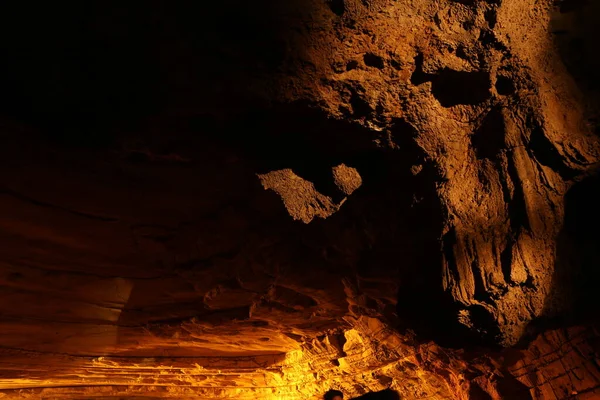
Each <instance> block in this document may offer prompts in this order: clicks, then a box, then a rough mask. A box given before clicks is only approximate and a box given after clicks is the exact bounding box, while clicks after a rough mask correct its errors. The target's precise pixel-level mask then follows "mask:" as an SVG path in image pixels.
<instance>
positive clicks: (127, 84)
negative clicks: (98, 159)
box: [0, 0, 295, 146]
mask: <svg viewBox="0 0 600 400" xmlns="http://www.w3.org/2000/svg"><path fill="white" fill-rule="evenodd" d="M294 4H295V3H294V2H285V3H282V2H277V1H274V0H260V1H259V2H252V3H249V2H245V1H241V0H233V1H230V2H208V3H207V2H193V1H188V0H184V1H178V2H176V3H166V2H162V1H157V0H150V1H148V2H146V3H144V6H143V7H140V6H139V5H137V4H133V3H132V4H128V3H122V2H121V3H119V2H100V1H89V2H83V3H78V4H76V5H66V4H58V3H52V4H51V3H40V4H35V6H33V5H31V4H29V3H28V2H18V3H15V2H12V3H7V2H4V3H3V4H2V6H0V49H1V50H2V54H3V62H2V64H1V65H0V108H1V110H2V112H3V113H4V114H5V115H7V116H9V117H13V118H17V119H18V120H20V121H22V122H25V123H28V124H32V125H35V126H36V127H37V128H39V129H41V130H43V131H44V132H46V134H47V135H48V136H50V137H52V138H53V139H54V140H61V141H63V142H65V143H75V144H78V145H88V146H98V145H105V144H109V143H111V141H112V140H114V139H115V136H118V135H119V132H118V131H123V130H127V129H128V128H130V127H132V126H134V125H135V124H136V122H137V121H139V120H140V118H145V117H148V116H151V115H155V114H156V113H158V112H160V111H163V110H178V112H183V113H186V112H192V113H198V112H199V110H205V111H206V110H209V111H210V112H215V111H218V112H220V110H228V111H229V112H230V111H233V110H235V109H239V108H241V107H244V106H245V105H246V104H248V103H249V102H254V103H256V102H260V101H262V100H261V99H260V98H258V97H259V96H257V94H256V93H252V90H251V89H250V88H251V87H253V86H255V85H256V82H258V81H262V80H263V79H265V77H267V76H269V75H270V74H271V75H272V74H273V73H275V72H276V71H277V70H278V68H280V67H281V66H282V64H283V63H284V59H285V57H286V56H287V55H289V52H288V49H289V47H288V44H287V40H288V36H289V35H288V32H289V26H290V24H289V21H287V19H286V18H288V14H289V9H290V8H293V7H294Z"/></svg>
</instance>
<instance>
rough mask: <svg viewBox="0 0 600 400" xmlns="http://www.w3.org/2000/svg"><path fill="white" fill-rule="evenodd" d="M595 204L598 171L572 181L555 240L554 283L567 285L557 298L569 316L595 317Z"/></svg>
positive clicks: (598, 252) (598, 216)
mask: <svg viewBox="0 0 600 400" xmlns="http://www.w3.org/2000/svg"><path fill="white" fill-rule="evenodd" d="M599 204H600V176H599V175H595V176H592V177H589V178H587V179H585V180H583V181H582V182H580V183H578V184H576V185H575V186H574V187H573V188H572V189H571V190H570V191H569V192H568V193H567V195H566V197H565V220H564V221H565V222H564V228H563V231H562V232H561V234H560V236H559V241H558V249H557V268H556V272H555V274H556V278H555V286H560V287H563V288H569V291H568V292H566V293H565V294H564V296H565V298H564V299H561V301H562V302H564V303H567V304H569V305H570V308H572V309H571V310H570V312H569V314H570V318H574V319H577V320H579V319H587V318H591V319H595V318H598V309H599V308H598V307H600V297H598V295H597V288H598V287H600V268H599V267H598V266H599V265H600V229H599V227H600V207H599V206H598V205H599ZM559 293H560V292H559Z"/></svg>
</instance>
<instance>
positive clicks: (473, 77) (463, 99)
mask: <svg viewBox="0 0 600 400" xmlns="http://www.w3.org/2000/svg"><path fill="white" fill-rule="evenodd" d="M489 89H490V79H489V76H488V74H487V72H485V71H479V72H464V71H454V70H451V69H447V68H445V69H443V70H441V71H440V72H439V73H438V74H437V75H435V76H434V77H433V79H432V93H433V95H434V96H435V98H436V99H437V100H438V101H439V102H440V104H441V105H442V106H444V107H453V106H456V105H459V104H462V105H477V104H479V103H482V102H484V101H485V100H487V98H488V97H489Z"/></svg>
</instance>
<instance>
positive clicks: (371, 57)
mask: <svg viewBox="0 0 600 400" xmlns="http://www.w3.org/2000/svg"><path fill="white" fill-rule="evenodd" d="M363 60H364V62H365V65H366V66H367V67H374V68H377V69H383V67H384V66H385V64H384V61H383V58H382V57H380V56H378V55H377V54H373V53H367V54H365V55H364V57H363Z"/></svg>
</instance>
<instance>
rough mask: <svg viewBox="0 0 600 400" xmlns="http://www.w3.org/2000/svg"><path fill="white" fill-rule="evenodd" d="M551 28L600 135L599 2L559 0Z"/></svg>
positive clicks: (591, 123)
mask: <svg viewBox="0 0 600 400" xmlns="http://www.w3.org/2000/svg"><path fill="white" fill-rule="evenodd" d="M556 4H557V8H556V9H555V10H554V11H553V12H552V14H551V20H550V23H551V25H550V29H551V32H552V34H553V37H554V42H555V43H556V46H557V48H558V50H559V53H560V55H561V58H562V61H563V63H564V64H565V66H566V67H567V70H568V71H569V73H570V74H571V75H572V76H573V78H574V79H575V82H576V83H577V85H578V86H579V89H580V90H581V91H582V92H583V94H584V95H585V96H586V100H587V103H588V104H587V115H586V117H587V119H588V122H589V124H590V125H591V126H592V127H593V128H594V129H595V130H596V133H599V134H600V111H599V110H600V52H599V51H598V41H597V38H598V37H600V2H598V1H595V0H559V1H557V3H556Z"/></svg>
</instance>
